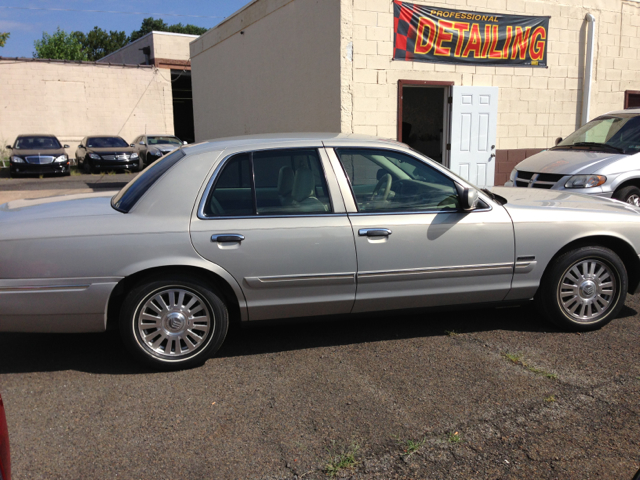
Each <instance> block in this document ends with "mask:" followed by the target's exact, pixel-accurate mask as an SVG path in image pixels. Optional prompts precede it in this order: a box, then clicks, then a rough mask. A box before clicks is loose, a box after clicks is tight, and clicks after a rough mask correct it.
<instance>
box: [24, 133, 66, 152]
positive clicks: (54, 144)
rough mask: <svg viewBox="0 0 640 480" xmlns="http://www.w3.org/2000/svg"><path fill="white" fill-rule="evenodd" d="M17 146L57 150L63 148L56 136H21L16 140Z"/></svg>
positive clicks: (29, 148)
mask: <svg viewBox="0 0 640 480" xmlns="http://www.w3.org/2000/svg"><path fill="white" fill-rule="evenodd" d="M15 148H22V149H24V150H54V149H55V150H57V149H59V148H62V145H60V142H59V141H58V139H57V138H56V137H36V136H33V137H20V138H18V139H17V140H16V145H15Z"/></svg>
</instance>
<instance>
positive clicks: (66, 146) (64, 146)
mask: <svg viewBox="0 0 640 480" xmlns="http://www.w3.org/2000/svg"><path fill="white" fill-rule="evenodd" d="M62 148H71V147H70V146H69V145H67V144H66V143H65V144H64V145H63V146H62Z"/></svg>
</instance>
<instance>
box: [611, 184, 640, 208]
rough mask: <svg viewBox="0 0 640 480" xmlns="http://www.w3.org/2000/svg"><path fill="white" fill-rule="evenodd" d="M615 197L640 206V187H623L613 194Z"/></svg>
mask: <svg viewBox="0 0 640 480" xmlns="http://www.w3.org/2000/svg"><path fill="white" fill-rule="evenodd" d="M613 198H615V199H616V200H620V201H621V202H624V203H629V204H631V205H634V206H636V207H640V188H638V187H634V186H633V185H630V186H628V187H624V188H621V189H619V190H617V191H616V192H615V193H614V194H613Z"/></svg>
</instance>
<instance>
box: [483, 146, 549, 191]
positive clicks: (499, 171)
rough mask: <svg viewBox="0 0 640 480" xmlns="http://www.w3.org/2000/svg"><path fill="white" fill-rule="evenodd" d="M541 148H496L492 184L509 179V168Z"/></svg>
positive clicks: (502, 183) (500, 184)
mask: <svg viewBox="0 0 640 480" xmlns="http://www.w3.org/2000/svg"><path fill="white" fill-rule="evenodd" d="M542 150H544V149H543V148H516V149H512V150H496V173H495V181H494V184H495V185H498V186H502V185H504V184H505V182H507V180H509V175H510V174H511V170H513V168H514V167H515V166H516V165H517V164H518V163H520V162H521V161H522V160H524V159H525V158H528V157H530V156H531V155H535V154H536V153H538V152H541V151H542Z"/></svg>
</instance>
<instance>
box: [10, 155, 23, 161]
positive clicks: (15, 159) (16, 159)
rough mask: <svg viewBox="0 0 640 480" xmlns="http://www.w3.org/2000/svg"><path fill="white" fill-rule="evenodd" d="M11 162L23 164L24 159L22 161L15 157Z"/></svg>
mask: <svg viewBox="0 0 640 480" xmlns="http://www.w3.org/2000/svg"><path fill="white" fill-rule="evenodd" d="M11 161H12V162H13V163H24V159H23V158H21V157H16V156H13V157H11Z"/></svg>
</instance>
